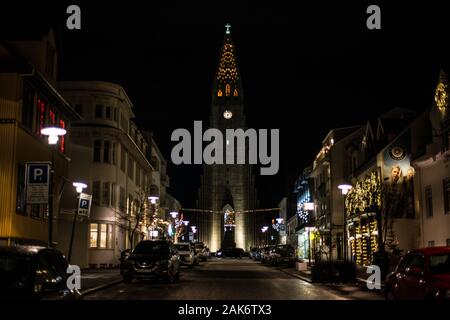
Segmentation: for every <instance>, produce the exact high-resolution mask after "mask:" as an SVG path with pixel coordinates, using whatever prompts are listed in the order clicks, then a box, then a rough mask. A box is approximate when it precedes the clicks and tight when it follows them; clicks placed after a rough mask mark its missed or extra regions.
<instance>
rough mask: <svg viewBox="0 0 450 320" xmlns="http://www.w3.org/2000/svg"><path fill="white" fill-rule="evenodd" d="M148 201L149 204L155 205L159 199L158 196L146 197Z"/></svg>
mask: <svg viewBox="0 0 450 320" xmlns="http://www.w3.org/2000/svg"><path fill="white" fill-rule="evenodd" d="M148 200H150V203H151V204H156V201H158V200H159V197H158V196H150V197H148Z"/></svg>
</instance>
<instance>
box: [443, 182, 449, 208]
mask: <svg viewBox="0 0 450 320" xmlns="http://www.w3.org/2000/svg"><path fill="white" fill-rule="evenodd" d="M442 183H443V189H444V213H445V214H450V178H445V179H444V180H443V181H442Z"/></svg>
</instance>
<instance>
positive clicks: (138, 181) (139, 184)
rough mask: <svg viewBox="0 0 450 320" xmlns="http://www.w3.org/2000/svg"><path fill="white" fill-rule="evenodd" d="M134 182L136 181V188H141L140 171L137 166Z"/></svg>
mask: <svg viewBox="0 0 450 320" xmlns="http://www.w3.org/2000/svg"><path fill="white" fill-rule="evenodd" d="M135 181H136V185H137V186H138V187H140V186H141V169H140V167H139V165H137V164H136V179H135Z"/></svg>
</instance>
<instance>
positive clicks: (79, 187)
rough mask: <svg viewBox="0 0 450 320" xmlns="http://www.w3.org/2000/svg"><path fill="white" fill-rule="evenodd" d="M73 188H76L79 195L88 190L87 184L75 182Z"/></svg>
mask: <svg viewBox="0 0 450 320" xmlns="http://www.w3.org/2000/svg"><path fill="white" fill-rule="evenodd" d="M72 186H74V187H75V189H76V191H77V193H82V192H83V189H86V188H87V184H86V183H83V182H74V183H72Z"/></svg>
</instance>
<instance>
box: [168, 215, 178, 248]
mask: <svg viewBox="0 0 450 320" xmlns="http://www.w3.org/2000/svg"><path fill="white" fill-rule="evenodd" d="M170 216H171V217H172V219H173V226H174V229H175V232H174V233H173V242H177V240H178V239H177V217H178V212H177V211H172V212H170Z"/></svg>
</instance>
